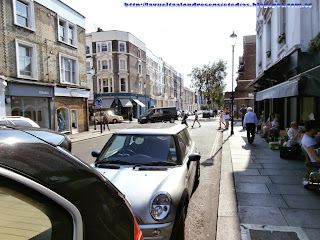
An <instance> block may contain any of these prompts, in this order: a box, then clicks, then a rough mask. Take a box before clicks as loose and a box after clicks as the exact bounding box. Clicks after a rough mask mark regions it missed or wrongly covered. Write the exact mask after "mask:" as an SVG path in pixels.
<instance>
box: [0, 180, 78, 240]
mask: <svg viewBox="0 0 320 240" xmlns="http://www.w3.org/2000/svg"><path fill="white" fill-rule="evenodd" d="M0 207H1V211H0V226H1V227H0V239H26V240H27V239H32V240H50V239H70V240H71V239H72V237H73V221H72V217H71V216H70V214H69V213H68V212H67V211H66V210H65V209H63V208H61V207H60V206H59V205H57V204H56V203H54V202H53V201H52V200H50V199H48V198H46V197H45V196H43V195H42V194H40V193H38V192H36V191H34V190H33V189H29V188H28V187H26V186H25V185H22V184H20V183H16V182H14V181H13V180H11V179H7V178H6V177H3V176H0Z"/></svg>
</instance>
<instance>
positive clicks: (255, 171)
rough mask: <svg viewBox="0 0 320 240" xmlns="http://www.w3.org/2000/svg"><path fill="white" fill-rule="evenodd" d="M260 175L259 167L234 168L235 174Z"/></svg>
mask: <svg viewBox="0 0 320 240" xmlns="http://www.w3.org/2000/svg"><path fill="white" fill-rule="evenodd" d="M241 175H244V176H260V172H259V171H258V169H244V170H234V176H235V177H236V176H241Z"/></svg>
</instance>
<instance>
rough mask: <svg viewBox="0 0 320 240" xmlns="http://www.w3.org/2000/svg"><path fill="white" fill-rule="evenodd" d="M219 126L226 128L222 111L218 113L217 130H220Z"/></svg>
mask: <svg viewBox="0 0 320 240" xmlns="http://www.w3.org/2000/svg"><path fill="white" fill-rule="evenodd" d="M221 124H223V125H224V126H226V124H225V120H224V112H223V111H221V112H220V118H219V128H218V129H221Z"/></svg>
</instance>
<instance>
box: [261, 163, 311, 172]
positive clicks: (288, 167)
mask: <svg viewBox="0 0 320 240" xmlns="http://www.w3.org/2000/svg"><path fill="white" fill-rule="evenodd" d="M261 165H262V166H263V168H266V169H268V168H272V169H279V170H291V169H304V170H305V169H306V167H305V165H304V164H299V165H297V164H290V163H262V164H261Z"/></svg>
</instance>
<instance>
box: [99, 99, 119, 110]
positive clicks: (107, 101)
mask: <svg viewBox="0 0 320 240" xmlns="http://www.w3.org/2000/svg"><path fill="white" fill-rule="evenodd" d="M113 101H114V99H113V98H111V99H102V104H101V108H110V107H111V105H112V103H113ZM99 108H100V106H99V105H95V107H94V109H99Z"/></svg>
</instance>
